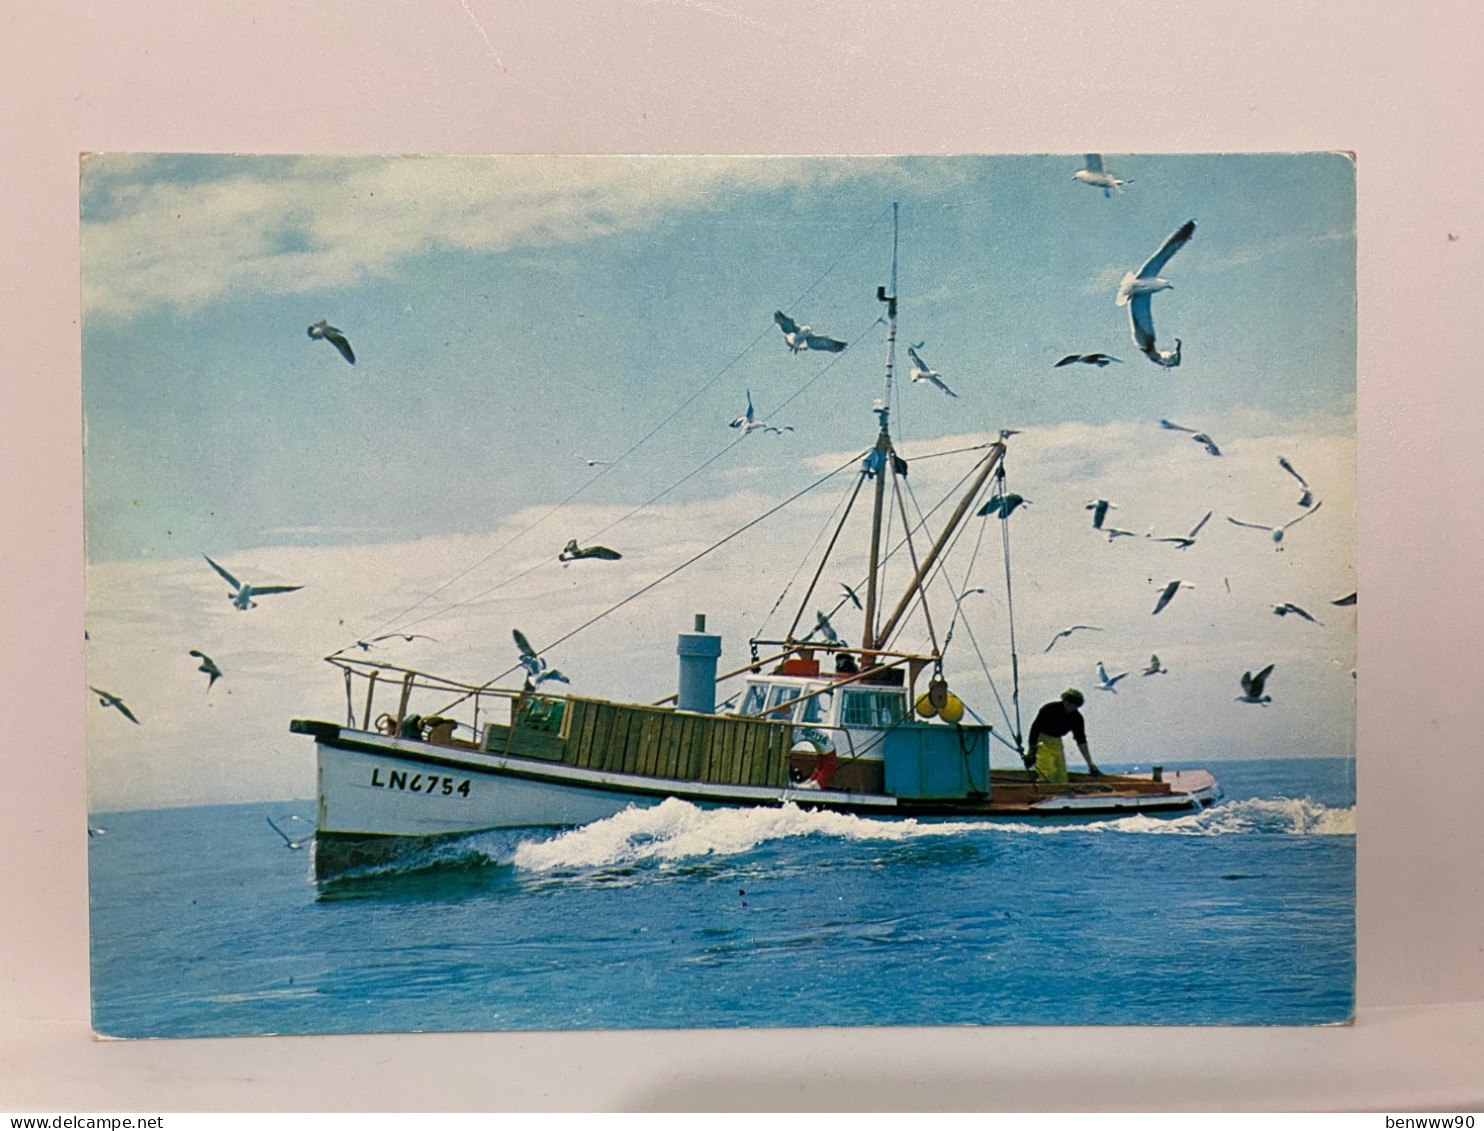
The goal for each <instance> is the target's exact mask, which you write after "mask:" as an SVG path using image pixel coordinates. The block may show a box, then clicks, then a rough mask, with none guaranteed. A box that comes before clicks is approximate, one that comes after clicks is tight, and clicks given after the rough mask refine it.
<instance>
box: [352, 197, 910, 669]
mask: <svg viewBox="0 0 1484 1131" xmlns="http://www.w3.org/2000/svg"><path fill="white" fill-rule="evenodd" d="M886 212H887V209H885V208H883V209H882V210H881V211H880V212H879V213H877V215H876V216H875V217H874V218H873V219H872V220H871V221H870V223H868V224H867V225H866V226H865V227H864V228H862V229H861V231H860V234H859V235H857V236H856V237H855V239H853V240H852V241H851V242H850V244H849V245H848V246H847V247H846V248H845V250H844V251H842V252H840V254H839V255H837V256H836V257H835V258H834V259H833V260H832V261H831V262H830V264H829V266H828V267H826V268H825V269H824V270H823V271H822V272H820V274H819V275H818V276H817V277H816V278H815V280H814V282H812V283H810V284H809V286H807V287H806V288H804V290H803V291H802V292H801V293H800V294H799V295H798V297H797V298H795V299H794V301H793V303H792V304H791V305H793V306H797V305H798V304H799V303H801V302H803V301H804V299H806V298H808V297H809V295H810V294H812V293H813V292H814V290H815V289H816V288H817V287H818V286H819V285H820V284H821V283H823V282H824V281H825V279H827V278H828V277H829V276H830V274H831V272H833V271H834V270H835V268H836V267H838V266H839V265H840V264H841V263H842V262H843V261H844V260H845V258H846V257H847V256H848V255H850V253H851V252H853V251H854V250H855V249H856V248H857V247H859V246H860V244H861V242H862V241H863V240H864V239H865V238H866V237H867V236H868V235H870V234H871V233H872V232H873V231H875V229H876V225H877V224H879V223H881V221H882V219H883V217H885V215H886ZM878 321H879V319H878ZM873 325H874V323H873ZM772 332H773V327H772V326H771V325H770V326H768V327H767V328H766V329H763V330H761V331H759V333H758V334H757V336H756V337H754V338H753V339H752V341H750V342H748V343H747V345H745V346H743V347H742V349H741V350H739V351H738V352H737V354H736V355H735V356H734V357H733V358H732V359H731V360H730V361H728V362H727V363H726V364H725V365H723V366H722V367H721V369H719V370H718V371H717V372H716V374H715V376H713V377H712V378H711V379H710V380H709V381H707V382H706V383H705V384H704V385H702V386H701V387H700V388H698V389H696V391H695V392H693V393H692V394H691V395H690V396H689V397H687V398H686V399H685V400H683V401H681V402H680V404H679V405H677V406H676V407H675V409H674V411H672V412H671V413H670V415H669V416H667V417H665V418H664V419H663V420H661V421H660V422H659V423H658V424H656V425H655V426H654V427H653V428H651V429H650V430H649V431H648V432H646V433H645V434H644V435H643V436H642V437H640V438H639V439H638V440H637V441H635V442H634V443H633V444H631V445H630V446H629V448H628V449H627V450H626V451H624V452H623V454H621V455H620V456H619V457H618V458H617V459H615V460H614V461H613V462H612V463H610V464H609V465H608V466H606V467H604V468H603V470H602V471H600V472H599V473H598V474H597V475H594V476H593V477H592V478H591V479H588V480H586V481H585V482H584V483H582V484H581V485H580V486H578V487H577V488H576V489H575V490H573V491H572V492H570V493H569V494H568V495H567V496H566V497H565V498H563V499H562V500H561V501H560V502H558V503H556V504H554V505H553V506H552V507H550V508H549V509H548V510H547V511H546V512H545V513H544V514H542V515H541V516H540V517H539V518H536V519H535V520H533V521H532V522H531V523H530V524H529V525H527V526H526V527H524V528H523V529H521V530H519V531H517V532H516V533H515V534H512V535H511V536H510V537H509V538H507V539H506V540H505V541H504V542H502V543H501V544H500V545H499V546H496V547H495V548H494V549H493V550H491V551H490V552H489V553H487V554H485V555H484V556H483V557H482V558H480V559H479V560H478V561H476V562H474V563H473V564H471V565H469V566H467V567H465V568H464V569H462V570H460V571H459V572H458V573H456V574H455V575H454V576H453V577H451V578H449V579H448V580H447V581H445V582H444V583H443V584H442V585H439V586H438V587H437V588H436V589H433V590H432V591H431V592H428V593H424V594H423V595H422V596H421V597H419V598H418V599H417V600H416V601H414V602H413V603H412V604H411V605H409V606H408V607H407V608H405V609H403V610H402V611H401V612H400V613H397V614H395V615H393V616H391V617H388V618H387V619H386V620H385V621H383V622H382V623H381V624H380V625H378V626H377V627H376V628H374V629H372V630H371V631H370V632H368V633H366V636H371V635H373V634H375V633H378V632H383V631H385V630H387V629H388V628H390V627H391V626H392V625H394V624H397V622H399V621H401V620H402V618H403V617H406V616H409V615H410V614H411V613H413V612H414V611H415V610H416V609H417V608H418V607H419V606H421V605H422V604H423V603H424V602H426V601H429V600H431V599H432V598H434V597H436V596H437V595H438V594H439V593H442V592H443V591H444V590H445V589H447V588H448V587H449V586H450V585H453V584H455V583H457V582H458V581H459V580H461V579H462V578H464V577H467V576H468V575H469V574H470V573H472V572H473V571H474V570H476V569H478V568H479V567H480V566H482V565H484V564H485V563H486V562H488V561H490V560H491V559H492V558H494V557H495V556H496V555H498V554H500V553H503V552H504V551H505V550H506V549H508V548H509V547H510V546H512V545H513V544H514V543H515V542H516V541H518V540H519V539H521V538H523V537H524V536H525V535H527V534H529V533H530V532H531V531H532V530H534V529H535V528H536V527H537V526H539V525H541V524H542V523H543V522H545V521H546V520H547V519H548V518H550V517H551V516H552V515H554V514H555V513H556V512H557V511H559V510H561V509H562V508H563V507H565V506H566V505H567V504H568V503H570V502H571V501H572V500H573V499H575V498H577V496H579V495H581V494H583V493H584V492H585V491H587V489H588V488H590V487H592V486H593V485H594V484H596V483H597V482H598V481H599V480H601V479H602V478H603V476H605V475H607V474H608V473H609V472H610V471H612V470H613V468H614V467H617V466H618V465H619V464H621V463H622V462H623V461H624V460H626V459H628V457H629V456H631V455H633V454H634V453H635V452H636V451H638V450H639V449H640V448H641V447H643V446H644V445H645V444H647V443H648V442H649V441H650V440H651V439H653V438H654V435H655V434H656V433H657V432H659V431H660V429H662V428H664V427H665V426H666V425H667V424H669V423H670V421H672V420H674V419H675V418H676V417H677V416H679V415H680V414H681V412H683V411H684V410H685V409H686V408H688V407H689V406H690V405H691V404H692V403H693V402H694V401H695V400H696V399H697V398H698V397H700V396H701V395H702V394H703V393H705V392H706V391H707V390H708V389H710V388H711V387H712V386H713V385H715V384H716V383H717V382H718V381H720V380H721V378H722V377H723V375H725V374H726V373H727V372H728V371H729V370H730V369H731V368H732V367H733V366H735V365H736V364H737V363H738V362H740V361H741V360H742V359H743V358H744V357H746V356H747V354H749V353H750V352H751V351H752V350H753V349H754V348H755V347H756V346H757V344H758V343H759V342H761V341H762V340H763V339H764V338H765V337H767V336H768V335H769V334H771V333H772ZM864 336H865V335H864V334H862V335H861V337H864ZM857 340H859V339H857ZM852 344H854V343H852ZM838 359H839V354H836V355H835V360H838ZM830 364H831V365H833V364H834V361H831V363H830ZM829 367H830V366H829V365H826V366H825V369H829ZM822 375H823V371H821V373H820V374H817V375H816V376H815V378H814V380H811V381H810V382H809V383H808V384H806V385H805V386H804V389H807V388H808V387H809V385H812V384H813V383H814V381H817V380H818V379H819V377H820V376H822ZM804 389H800V390H799V392H798V393H795V394H794V396H793V397H790V398H788V400H786V401H784V402H783V404H784V405H786V404H788V403H789V401H792V400H793V399H794V397H797V396H798V395H799V393H802V392H803V391H804ZM782 407H783V405H779V406H778V408H782ZM774 411H777V409H775V410H774ZM740 438H741V437H739V439H740ZM725 450H726V449H723V451H725ZM719 454H720V453H718V455H719ZM713 458H715V457H713ZM708 462H710V461H708ZM702 466H703V467H704V466H705V465H704V464H703V465H702ZM696 470H697V471H699V470H700V468H697V469H696ZM692 474H694V473H692ZM687 478H689V477H687ZM681 482H684V480H681ZM675 486H679V484H676V485H675ZM672 489H673V488H672ZM657 497H658V496H657ZM651 501H653V500H651ZM645 505H648V504H645ZM625 517H628V516H625ZM619 521H622V520H619ZM608 529H610V527H604V528H603V530H608ZM599 533H602V531H599ZM549 560H555V559H554V558H553V559H549ZM541 564H543V565H544V564H546V563H545V562H543V563H541ZM527 572H529V571H527ZM518 576H524V574H521V575H518ZM510 580H511V581H514V580H516V578H511V579H510ZM490 592H492V590H491V591H490ZM482 595H483V594H481V596H482ZM474 599H476V598H470V600H474ZM466 603H467V602H465V601H460V602H457V603H455V604H453V605H450V606H447V607H446V608H444V609H442V610H440V611H439V613H438V614H430V615H429V616H424V617H421V618H419V619H418V620H415V621H412V622H409V623H403V624H401V625H400V626H399V627H402V628H410V627H412V626H413V625H418V624H421V623H422V622H423V621H425V620H428V619H430V617H431V616H433V615H441V614H442V613H447V612H452V611H453V610H454V609H456V608H459V607H460V606H461V605H463V604H466ZM346 647H349V645H346Z"/></svg>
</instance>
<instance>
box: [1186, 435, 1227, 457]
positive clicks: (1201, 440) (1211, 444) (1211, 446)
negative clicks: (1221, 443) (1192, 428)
mask: <svg viewBox="0 0 1484 1131" xmlns="http://www.w3.org/2000/svg"><path fill="white" fill-rule="evenodd" d="M1191 439H1192V440H1194V441H1195V442H1196V443H1197V444H1204V445H1205V448H1206V451H1208V452H1209V453H1211V455H1213V456H1219V455H1220V454H1221V449H1220V448H1218V447H1217V446H1216V441H1215V440H1213V439H1211V437H1210V436H1208V435H1206V434H1205V433H1204V432H1197V433H1196V434H1195V435H1194V436H1192V437H1191Z"/></svg>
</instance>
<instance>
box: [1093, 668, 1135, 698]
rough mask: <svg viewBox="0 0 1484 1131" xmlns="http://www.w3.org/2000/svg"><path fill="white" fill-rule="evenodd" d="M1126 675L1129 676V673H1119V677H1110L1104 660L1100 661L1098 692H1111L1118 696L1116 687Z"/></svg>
mask: <svg viewBox="0 0 1484 1131" xmlns="http://www.w3.org/2000/svg"><path fill="white" fill-rule="evenodd" d="M1126 675H1128V672H1119V673H1118V674H1117V675H1115V676H1112V677H1110V676H1109V675H1108V669H1107V668H1105V667H1103V661H1102V660H1099V661H1098V690H1099V691H1111V692H1112V693H1113V694H1114V695H1117V694H1118V688H1117V686H1115V685H1116V684H1117V683H1118V681H1119V680H1120V679H1122V678H1123V677H1124V676H1126Z"/></svg>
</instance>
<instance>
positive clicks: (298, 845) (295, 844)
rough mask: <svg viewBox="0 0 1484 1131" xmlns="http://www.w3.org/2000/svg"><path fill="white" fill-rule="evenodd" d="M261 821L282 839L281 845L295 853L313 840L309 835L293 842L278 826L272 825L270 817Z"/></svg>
mask: <svg viewBox="0 0 1484 1131" xmlns="http://www.w3.org/2000/svg"><path fill="white" fill-rule="evenodd" d="M263 820H265V821H267V822H268V824H269V826H270V827H271V828H272V829H273V831H274V832H276V833H277V834H278V835H279V836H281V837H283V843H284V846H285V847H286V848H291V849H294V850H295V851H297V850H299V849H301V848H303V847H304V844H305V842H306V841H310V840H313V839H314V834H313V833H310V834H309V835H308V836H301V837H300V838H299V839H298V840H295V839H294V838H293V837H291V836H289V834H288V833H286V832H284V831H283V830H282V829H281V828H279V827H278V825H276V824H275V823H274V821H273V818H272V817H264V818H263Z"/></svg>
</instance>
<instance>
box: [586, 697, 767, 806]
mask: <svg viewBox="0 0 1484 1131" xmlns="http://www.w3.org/2000/svg"><path fill="white" fill-rule="evenodd" d="M562 738H563V739H565V740H566V750H565V752H564V753H563V755H562V759H561V760H562V761H563V762H565V763H566V764H567V765H569V766H581V767H582V768H584V769H591V770H607V771H610V772H613V773H624V774H644V775H646V776H649V777H657V778H673V779H676V780H678V781H702V782H714V783H716V784H718V785H765V786H777V787H780V788H781V787H784V786H787V785H788V784H789V779H788V755H789V750H790V749H791V748H792V746H793V725H792V724H791V723H780V722H765V721H763V720H762V719H739V718H735V717H731V716H726V717H724V716H721V715H696V714H690V713H688V712H679V711H674V710H671V709H669V708H665V707H642V706H636V705H630V704H622V705H620V704H617V703H607V702H604V701H602V700H600V699H577V698H569V699H568V700H567V710H566V715H565V717H564V718H563V720H562Z"/></svg>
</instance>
